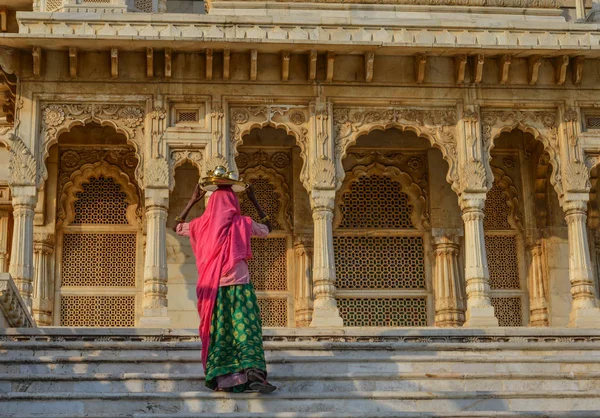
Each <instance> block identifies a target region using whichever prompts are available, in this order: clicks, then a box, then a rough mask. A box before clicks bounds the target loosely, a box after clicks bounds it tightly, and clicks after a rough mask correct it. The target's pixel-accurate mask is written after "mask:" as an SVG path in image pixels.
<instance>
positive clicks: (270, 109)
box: [229, 104, 309, 187]
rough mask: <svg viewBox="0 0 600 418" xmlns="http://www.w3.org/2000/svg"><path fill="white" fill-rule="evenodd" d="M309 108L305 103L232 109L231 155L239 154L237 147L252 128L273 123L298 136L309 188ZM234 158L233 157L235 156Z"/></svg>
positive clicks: (301, 175) (302, 177)
mask: <svg viewBox="0 0 600 418" xmlns="http://www.w3.org/2000/svg"><path fill="white" fill-rule="evenodd" d="M308 115H309V111H308V107H306V106H294V105H285V106H283V105H275V104H272V105H271V104H269V105H259V106H244V107H237V106H236V107H232V108H231V109H230V118H229V119H230V141H231V152H232V157H235V156H237V155H238V152H237V148H238V147H239V146H240V145H241V144H242V142H243V137H244V135H247V134H248V133H250V131H251V130H252V129H255V128H263V127H265V126H271V127H273V128H276V129H284V130H285V131H286V132H287V133H288V134H289V135H291V136H293V137H294V138H295V139H296V145H298V146H299V147H300V156H301V157H302V161H303V164H302V171H301V172H300V180H301V181H302V184H303V185H304V186H305V187H307V186H308V180H309V174H308V172H307V171H308V170H307V161H306V159H307V154H306V153H307V148H308V140H309V139H308V134H309V127H308V120H309V116H308ZM232 160H233V158H232Z"/></svg>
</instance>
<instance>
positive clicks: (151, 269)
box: [140, 187, 171, 328]
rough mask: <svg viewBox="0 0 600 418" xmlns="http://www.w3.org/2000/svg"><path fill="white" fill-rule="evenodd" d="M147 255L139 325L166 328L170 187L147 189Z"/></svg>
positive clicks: (167, 320)
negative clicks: (142, 306) (142, 304)
mask: <svg viewBox="0 0 600 418" xmlns="http://www.w3.org/2000/svg"><path fill="white" fill-rule="evenodd" d="M145 197H146V201H145V206H146V228H147V229H146V257H145V262H144V311H143V316H142V318H141V319H140V326H142V327H150V328H155V327H168V326H170V323H171V320H170V318H169V316H168V309H167V247H166V242H167V236H166V235H167V232H166V225H167V212H168V205H169V189H168V188H167V187H163V188H154V187H152V188H146V190H145Z"/></svg>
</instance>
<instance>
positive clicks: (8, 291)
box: [0, 273, 35, 328]
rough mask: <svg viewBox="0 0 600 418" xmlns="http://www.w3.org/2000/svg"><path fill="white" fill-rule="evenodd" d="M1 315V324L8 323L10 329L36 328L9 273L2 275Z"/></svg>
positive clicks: (0, 281)
mask: <svg viewBox="0 0 600 418" xmlns="http://www.w3.org/2000/svg"><path fill="white" fill-rule="evenodd" d="M0 314H1V315H2V318H0V324H4V323H6V324H8V326H10V327H26V328H30V327H35V321H34V320H33V317H32V316H31V314H30V313H29V310H28V309H27V306H26V305H25V301H23V298H22V297H21V295H20V293H19V291H18V289H17V286H16V285H15V282H13V280H12V278H11V277H10V274H8V273H0Z"/></svg>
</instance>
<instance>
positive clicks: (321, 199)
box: [310, 189, 344, 327]
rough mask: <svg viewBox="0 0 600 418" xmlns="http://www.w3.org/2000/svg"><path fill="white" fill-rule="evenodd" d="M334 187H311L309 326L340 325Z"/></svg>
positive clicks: (341, 321) (341, 322)
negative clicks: (312, 230) (311, 294)
mask: <svg viewBox="0 0 600 418" xmlns="http://www.w3.org/2000/svg"><path fill="white" fill-rule="evenodd" d="M334 202H335V190H320V189H313V190H312V192H311V207H312V216H313V222H314V228H315V235H314V240H315V244H314V260H313V284H314V288H313V292H314V298H315V299H314V309H313V317H312V322H311V323H310V326H311V327H327V326H343V325H344V323H343V320H342V318H341V317H340V312H339V310H338V307H337V302H336V300H335V261H334V255H333V207H334Z"/></svg>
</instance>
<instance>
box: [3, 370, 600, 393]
mask: <svg viewBox="0 0 600 418" xmlns="http://www.w3.org/2000/svg"><path fill="white" fill-rule="evenodd" d="M269 380H270V381H272V382H273V383H274V384H275V385H276V386H277V387H278V393H280V394H288V393H290V394H291V393H308V392H312V393H320V392H346V391H355V390H364V391H393V390H395V391H407V392H413V391H425V392H435V391H437V392H441V391H460V390H464V391H477V390H493V391H497V392H501V391H509V392H510V391H530V390H540V391H547V392H551V391H558V392H561V391H589V390H600V373H577V374H573V373H558V374H552V373H542V374H524V373H508V374H502V373H472V374H469V373H462V374H459V373H439V374H431V373H426V374H423V373H401V374H398V373H393V372H387V373H378V374H373V373H349V374H346V375H339V376H327V375H315V376H296V375H287V376H280V375H271V376H270V377H269ZM190 391H208V389H205V388H204V378H203V377H201V376H198V375H193V374H152V373H122V374H112V375H111V374H74V375H48V374H43V375H24V374H0V393H10V392H27V393H54V392H74V393H82V392H97V393H131V392H133V393H138V392H190Z"/></svg>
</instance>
